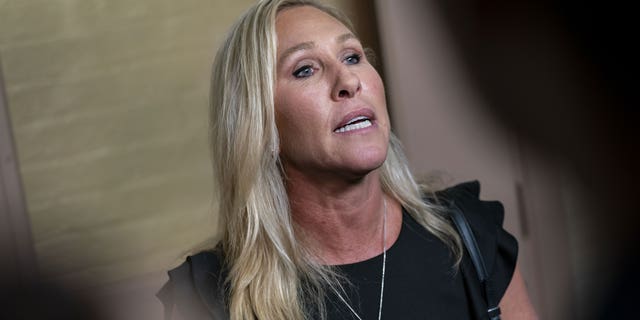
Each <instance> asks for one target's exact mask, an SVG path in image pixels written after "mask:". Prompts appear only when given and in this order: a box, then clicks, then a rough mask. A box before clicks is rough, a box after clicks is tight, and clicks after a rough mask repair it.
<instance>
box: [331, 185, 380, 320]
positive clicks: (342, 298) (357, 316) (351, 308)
mask: <svg viewBox="0 0 640 320" xmlns="http://www.w3.org/2000/svg"><path fill="white" fill-rule="evenodd" d="M382 201H383V203H384V214H383V215H382V280H381V281H380V304H379V305H378V320H381V319H382V301H383V300H384V275H385V271H386V268H387V199H386V198H384V197H383V198H382ZM336 293H337V295H338V298H340V300H342V302H344V304H345V305H346V306H347V308H349V310H351V313H353V315H354V316H356V318H358V320H362V318H361V317H360V315H359V314H358V313H357V312H356V311H355V310H354V309H353V307H351V305H350V304H349V302H347V300H346V299H345V298H344V297H343V296H342V295H341V294H340V293H339V292H336Z"/></svg>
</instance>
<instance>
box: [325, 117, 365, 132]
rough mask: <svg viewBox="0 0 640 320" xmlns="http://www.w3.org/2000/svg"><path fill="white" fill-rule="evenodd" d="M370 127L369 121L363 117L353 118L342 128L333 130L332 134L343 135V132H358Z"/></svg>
mask: <svg viewBox="0 0 640 320" xmlns="http://www.w3.org/2000/svg"><path fill="white" fill-rule="evenodd" d="M370 126H371V120H370V119H369V118H367V117H365V116H359V117H355V118H353V119H351V120H350V121H349V122H347V124H345V125H344V126H342V127H340V128H337V129H335V130H333V132H335V133H343V132H348V131H353V130H358V129H364V128H366V127H370Z"/></svg>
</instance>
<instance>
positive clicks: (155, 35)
mask: <svg viewBox="0 0 640 320" xmlns="http://www.w3.org/2000/svg"><path fill="white" fill-rule="evenodd" d="M253 2H254V1H252V0H242V1H239V0H224V1H219V0H216V1H214V0H184V1H174V0H139V1H125V0H110V1H106V0H57V1H51V0H29V1H25V0H0V58H1V59H0V60H1V61H2V69H3V71H4V78H5V83H6V92H7V100H8V105H9V112H10V117H11V122H12V126H13V130H14V132H13V133H14V136H15V143H16V147H17V151H18V158H19V163H20V171H21V172H20V173H21V176H22V180H23V183H24V189H25V194H26V201H27V207H28V212H29V217H30V220H31V224H32V230H33V237H34V243H35V249H36V254H37V260H38V263H39V265H40V267H41V269H42V272H43V273H44V275H45V277H46V278H47V279H51V280H55V281H60V282H63V283H65V284H67V283H70V284H74V285H77V286H80V287H81V288H89V287H95V286H105V285H111V284H113V283H122V282H123V281H124V282H126V281H127V280H128V279H132V278H139V277H144V275H146V274H153V273H157V272H160V271H162V270H166V269H167V268H169V267H171V266H172V265H173V264H175V263H176V261H178V259H179V257H180V256H181V254H182V253H184V252H186V251H187V250H188V249H189V248H190V247H192V246H194V245H195V244H197V243H200V242H201V241H203V240H204V239H206V238H208V237H210V236H212V235H214V232H215V218H214V216H215V213H213V212H212V210H211V207H212V203H211V196H210V194H211V192H212V191H213V188H214V186H212V185H211V170H210V168H209V167H210V164H209V156H208V146H207V137H206V134H207V99H208V97H207V95H208V84H209V83H208V82H209V69H210V64H211V60H212V57H213V55H214V53H215V49H216V47H217V45H218V44H219V43H220V42H221V40H222V37H223V36H224V34H225V32H226V31H227V30H228V28H229V27H230V25H231V24H232V22H233V21H234V20H235V19H236V17H237V16H238V15H239V14H240V13H241V12H242V11H244V10H245V9H246V8H247V7H248V6H249V5H250V4H251V3H253ZM329 3H331V4H333V5H336V6H338V7H340V8H342V9H343V10H345V11H346V12H347V13H348V14H350V15H352V16H353V15H356V17H354V18H355V19H354V20H355V22H356V25H357V26H359V27H360V29H361V35H362V36H363V38H364V40H365V42H369V43H370V42H371V39H373V41H374V42H373V43H372V44H371V45H373V46H375V45H376V43H375V31H374V30H375V28H374V27H373V26H374V25H373V21H375V19H374V16H373V15H372V14H371V12H372V10H373V9H372V8H371V7H370V4H368V3H367V1H347V0H334V1H329ZM363 12H364V14H362V13H363ZM358 14H360V16H359V17H358V16H357V15H358Z"/></svg>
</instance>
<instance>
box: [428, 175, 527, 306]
mask: <svg viewBox="0 0 640 320" xmlns="http://www.w3.org/2000/svg"><path fill="white" fill-rule="evenodd" d="M437 195H438V198H440V199H444V200H445V202H448V201H455V203H456V204H457V205H458V207H459V208H460V209H461V210H462V212H463V213H464V215H465V217H466V218H467V221H468V222H469V225H470V226H471V230H472V231H473V233H474V235H475V238H476V241H477V242H478V247H479V249H480V252H481V253H482V256H483V258H484V260H485V265H486V267H487V272H488V274H489V280H488V281H489V282H490V283H491V292H490V294H491V295H492V296H493V298H494V301H500V300H501V299H502V297H503V296H504V293H505V291H506V290H507V287H508V286H509V283H510V282H511V278H512V276H513V272H514V270H515V267H516V260H517V256H518V242H517V241H516V239H515V238H514V237H513V236H512V235H511V234H509V233H508V232H507V231H506V230H504V229H503V228H502V223H503V221H504V207H503V206H502V204H501V203H500V202H498V201H483V200H480V198H479V195H480V183H479V182H478V181H471V182H465V183H462V184H459V185H456V186H454V187H451V188H449V189H446V190H444V191H442V192H439V193H438V194H437ZM463 267H464V264H463Z"/></svg>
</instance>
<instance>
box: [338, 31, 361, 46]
mask: <svg viewBox="0 0 640 320" xmlns="http://www.w3.org/2000/svg"><path fill="white" fill-rule="evenodd" d="M350 39H356V40H358V37H356V36H355V35H354V34H353V33H351V32H348V33H345V34H341V35H339V36H338V37H336V42H337V43H343V42H346V41H347V40H350Z"/></svg>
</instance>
